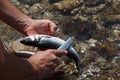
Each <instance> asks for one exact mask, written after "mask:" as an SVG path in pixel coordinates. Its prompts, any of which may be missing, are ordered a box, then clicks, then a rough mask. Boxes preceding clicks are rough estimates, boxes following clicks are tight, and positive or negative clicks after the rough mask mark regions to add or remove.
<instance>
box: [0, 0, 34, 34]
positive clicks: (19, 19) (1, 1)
mask: <svg viewBox="0 0 120 80" xmlns="http://www.w3.org/2000/svg"><path fill="white" fill-rule="evenodd" d="M0 19H1V20H2V21H4V22H5V23H7V24H8V25H10V26H12V27H14V28H15V29H17V30H18V31H20V32H22V33H24V30H25V28H26V27H27V26H29V25H30V24H31V22H32V19H31V18H30V17H28V16H27V15H24V14H23V13H22V12H20V11H19V10H18V9H17V8H16V7H15V6H13V5H12V4H11V3H10V2H8V1H7V0H0Z"/></svg>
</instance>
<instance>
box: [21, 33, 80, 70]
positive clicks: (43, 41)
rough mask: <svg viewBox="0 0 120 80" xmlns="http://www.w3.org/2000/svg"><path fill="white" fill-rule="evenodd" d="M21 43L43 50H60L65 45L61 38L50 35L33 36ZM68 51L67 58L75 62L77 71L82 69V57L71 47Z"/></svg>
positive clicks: (23, 39)
mask: <svg viewBox="0 0 120 80" xmlns="http://www.w3.org/2000/svg"><path fill="white" fill-rule="evenodd" d="M20 43H22V44H24V45H28V46H34V47H38V48H39V49H41V50H45V49H58V48H59V47H60V46H61V45H62V44H64V43H65V40H63V39H61V38H59V37H54V36H49V35H31V36H27V37H24V38H22V39H21V40H20ZM67 51H68V54H67V56H68V57H69V58H72V59H73V60H74V61H75V63H76V67H77V69H79V68H80V67H82V64H81V61H80V56H79V54H78V53H77V51H76V50H75V48H73V47H72V46H70V47H69V48H68V49H67Z"/></svg>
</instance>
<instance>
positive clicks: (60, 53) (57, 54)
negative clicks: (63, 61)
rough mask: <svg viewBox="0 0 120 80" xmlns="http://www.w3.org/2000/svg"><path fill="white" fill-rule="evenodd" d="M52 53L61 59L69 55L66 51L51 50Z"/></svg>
mask: <svg viewBox="0 0 120 80" xmlns="http://www.w3.org/2000/svg"><path fill="white" fill-rule="evenodd" d="M51 52H52V53H53V54H55V55H56V56H58V57H61V56H63V55H66V54H67V53H68V52H67V51H66V50H51Z"/></svg>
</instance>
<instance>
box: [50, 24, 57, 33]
mask: <svg viewBox="0 0 120 80" xmlns="http://www.w3.org/2000/svg"><path fill="white" fill-rule="evenodd" d="M49 26H50V31H51V32H50V34H51V35H54V34H55V31H56V30H57V28H58V27H57V25H55V24H54V23H50V24H49Z"/></svg>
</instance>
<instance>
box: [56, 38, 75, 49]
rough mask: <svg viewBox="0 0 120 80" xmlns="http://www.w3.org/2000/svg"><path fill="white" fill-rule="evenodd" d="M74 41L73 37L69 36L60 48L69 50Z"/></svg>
mask: <svg viewBox="0 0 120 80" xmlns="http://www.w3.org/2000/svg"><path fill="white" fill-rule="evenodd" d="M72 43H73V37H69V38H68V39H67V40H66V41H65V43H63V44H62V45H61V46H60V47H59V48H58V50H67V49H68V48H69V47H70V46H71V45H72Z"/></svg>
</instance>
